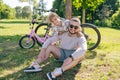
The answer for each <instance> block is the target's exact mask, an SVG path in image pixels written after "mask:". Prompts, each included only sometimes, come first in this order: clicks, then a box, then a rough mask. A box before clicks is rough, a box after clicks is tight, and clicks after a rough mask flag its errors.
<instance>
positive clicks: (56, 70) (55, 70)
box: [53, 68, 62, 76]
mask: <svg viewBox="0 0 120 80" xmlns="http://www.w3.org/2000/svg"><path fill="white" fill-rule="evenodd" d="M53 74H54V75H55V76H59V75H62V69H61V68H56V69H54V71H53Z"/></svg>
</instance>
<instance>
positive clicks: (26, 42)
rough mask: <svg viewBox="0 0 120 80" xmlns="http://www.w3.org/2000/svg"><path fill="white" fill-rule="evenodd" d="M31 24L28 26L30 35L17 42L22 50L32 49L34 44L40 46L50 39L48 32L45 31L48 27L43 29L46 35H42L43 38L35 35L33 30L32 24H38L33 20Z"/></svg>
mask: <svg viewBox="0 0 120 80" xmlns="http://www.w3.org/2000/svg"><path fill="white" fill-rule="evenodd" d="M31 23H32V26H30V33H29V34H26V35H24V36H22V37H21V38H20V40H19V46H20V47H21V48H24V49H29V48H32V47H34V45H35V43H36V42H37V44H38V45H40V46H42V44H43V43H44V42H45V41H46V39H47V38H49V37H50V36H49V30H47V29H49V28H50V27H48V28H45V29H46V34H45V35H44V37H40V36H38V35H37V34H36V33H35V30H34V24H38V22H36V21H35V20H34V19H33V20H32V22H31ZM45 25H46V24H45Z"/></svg>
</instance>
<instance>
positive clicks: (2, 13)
mask: <svg viewBox="0 0 120 80" xmlns="http://www.w3.org/2000/svg"><path fill="white" fill-rule="evenodd" d="M13 18H15V10H14V9H13V8H10V6H8V5H6V4H3V1H2V0H0V19H13Z"/></svg>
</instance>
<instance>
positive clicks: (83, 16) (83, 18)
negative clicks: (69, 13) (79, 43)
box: [82, 8, 85, 24]
mask: <svg viewBox="0 0 120 80" xmlns="http://www.w3.org/2000/svg"><path fill="white" fill-rule="evenodd" d="M83 23H85V9H84V8H83V9H82V24H83Z"/></svg>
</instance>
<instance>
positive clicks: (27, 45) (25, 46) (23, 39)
mask: <svg viewBox="0 0 120 80" xmlns="http://www.w3.org/2000/svg"><path fill="white" fill-rule="evenodd" d="M28 39H30V36H29V35H24V36H22V37H21V38H20V40H19V46H20V47H21V48H23V49H30V48H32V47H34V45H35V40H34V38H33V37H32V38H31V40H30V41H29V43H26V42H27V40H28Z"/></svg>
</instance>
